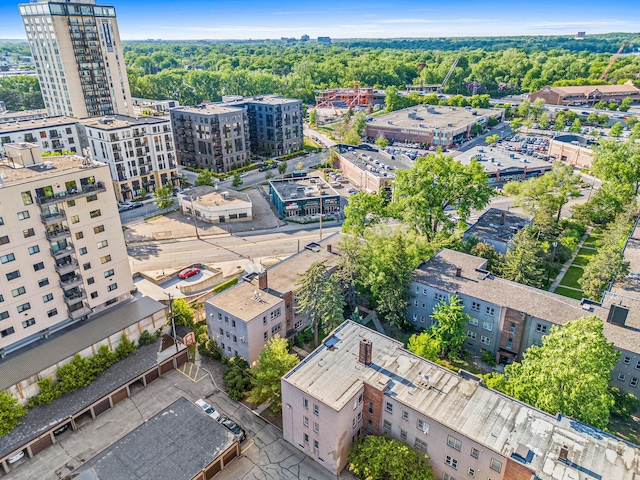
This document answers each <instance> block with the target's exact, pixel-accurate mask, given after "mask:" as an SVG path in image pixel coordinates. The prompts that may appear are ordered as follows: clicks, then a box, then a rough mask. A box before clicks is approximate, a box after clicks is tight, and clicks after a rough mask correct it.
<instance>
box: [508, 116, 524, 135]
mask: <svg viewBox="0 0 640 480" xmlns="http://www.w3.org/2000/svg"><path fill="white" fill-rule="evenodd" d="M521 126H522V119H521V118H514V119H513V120H511V121H510V122H509V127H511V130H513V131H514V132H517V131H518V130H519V129H520V127H521Z"/></svg>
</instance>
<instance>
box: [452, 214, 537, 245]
mask: <svg viewBox="0 0 640 480" xmlns="http://www.w3.org/2000/svg"><path fill="white" fill-rule="evenodd" d="M532 220H533V217H532V216H531V215H521V214H519V213H514V212H510V211H507V210H501V209H499V208H490V209H489V210H487V211H486V212H484V213H483V214H482V215H480V218H478V221H477V222H476V223H474V224H473V226H471V227H469V228H468V229H467V231H466V232H464V234H465V236H466V235H474V236H476V237H478V238H480V239H482V240H496V241H499V242H504V243H508V242H509V241H510V240H511V237H513V236H514V235H515V234H516V233H517V232H518V230H520V229H522V228H524V227H525V226H526V225H531V221H532Z"/></svg>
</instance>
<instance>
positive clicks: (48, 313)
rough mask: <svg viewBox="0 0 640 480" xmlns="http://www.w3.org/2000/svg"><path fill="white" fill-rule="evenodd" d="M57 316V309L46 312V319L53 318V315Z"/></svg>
mask: <svg viewBox="0 0 640 480" xmlns="http://www.w3.org/2000/svg"><path fill="white" fill-rule="evenodd" d="M57 314H58V309H57V308H54V309H53V310H49V311H48V312H47V317H49V318H51V317H53V316H55V315H57Z"/></svg>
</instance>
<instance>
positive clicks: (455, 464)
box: [444, 455, 458, 470]
mask: <svg viewBox="0 0 640 480" xmlns="http://www.w3.org/2000/svg"><path fill="white" fill-rule="evenodd" d="M444 463H445V465H449V466H450V467H451V468H453V469H454V470H457V469H458V460H456V459H455V458H453V457H451V456H449V455H447V456H446V457H444Z"/></svg>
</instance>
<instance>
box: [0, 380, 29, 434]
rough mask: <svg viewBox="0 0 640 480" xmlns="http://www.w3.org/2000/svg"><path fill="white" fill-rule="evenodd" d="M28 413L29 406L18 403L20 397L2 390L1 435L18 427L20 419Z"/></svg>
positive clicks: (0, 402)
mask: <svg viewBox="0 0 640 480" xmlns="http://www.w3.org/2000/svg"><path fill="white" fill-rule="evenodd" d="M26 414H27V408H26V407H25V406H24V405H20V404H19V403H18V399H17V398H16V397H14V396H13V395H9V394H8V393H7V392H5V391H2V392H0V437H2V436H4V435H6V434H8V433H9V432H10V431H11V430H13V429H14V428H16V427H17V426H18V425H19V424H20V421H19V419H20V418H21V417H23V416H25V415H26Z"/></svg>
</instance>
